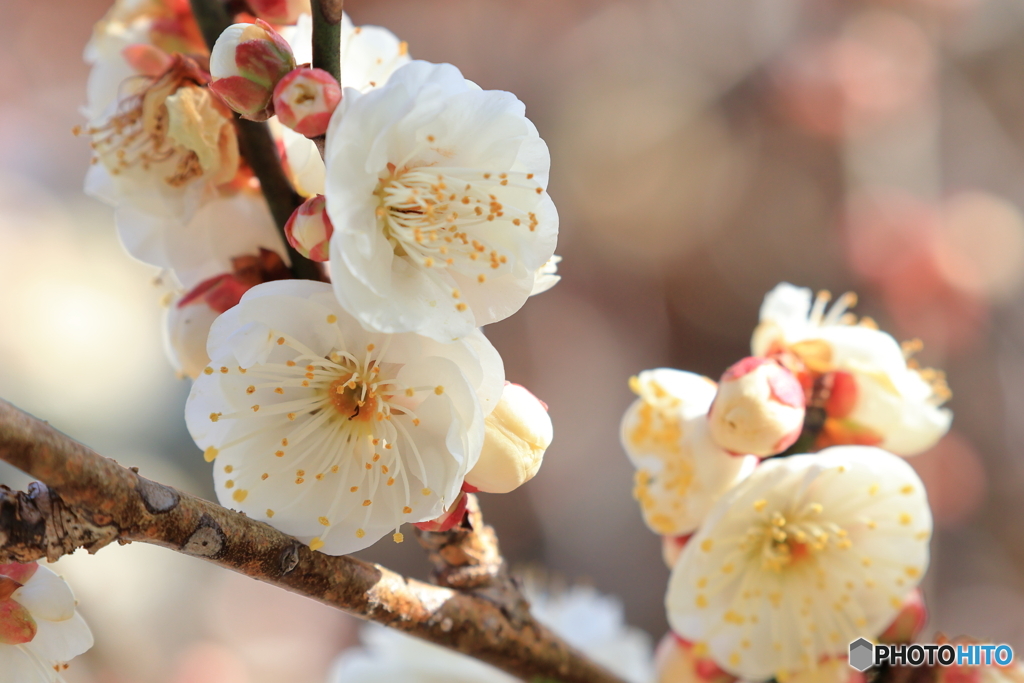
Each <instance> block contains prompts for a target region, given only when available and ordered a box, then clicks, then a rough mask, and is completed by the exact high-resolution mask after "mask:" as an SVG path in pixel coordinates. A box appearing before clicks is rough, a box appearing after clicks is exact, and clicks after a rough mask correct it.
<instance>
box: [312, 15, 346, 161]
mask: <svg viewBox="0 0 1024 683" xmlns="http://www.w3.org/2000/svg"><path fill="white" fill-rule="evenodd" d="M311 6H312V10H313V67H314V68H316V69H323V70H324V71H326V72H327V73H329V74H331V75H332V76H334V80H336V81H338V83H341V16H342V8H343V6H344V0H313V2H312V5H311ZM310 139H311V140H312V141H313V142H314V143H316V148H317V151H319V152H320V158H321V159H325V158H326V157H325V156H324V152H325V149H326V145H327V136H326V135H318V136H316V137H315V138H310Z"/></svg>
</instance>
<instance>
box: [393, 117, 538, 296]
mask: <svg viewBox="0 0 1024 683" xmlns="http://www.w3.org/2000/svg"><path fill="white" fill-rule="evenodd" d="M428 141H432V136H429V137H428ZM388 170H389V175H388V176H386V177H384V178H382V179H381V180H380V183H379V184H378V186H377V190H376V194H377V196H378V197H379V200H380V205H379V206H378V207H377V213H376V215H377V220H378V223H379V225H380V226H381V228H382V229H383V231H384V235H385V237H386V238H387V240H388V242H389V243H390V244H391V247H392V249H394V251H395V254H396V255H398V256H400V257H406V258H408V259H411V260H412V261H413V262H414V263H415V264H417V265H419V266H422V267H423V268H426V269H428V271H430V270H431V269H443V268H448V267H451V268H454V269H455V270H458V271H459V272H462V273H464V274H475V276H476V281H477V282H478V283H480V284H483V283H485V282H486V281H487V277H488V275H487V273H488V272H492V271H496V270H499V269H501V268H502V266H504V265H505V264H507V263H508V256H507V255H505V254H503V253H501V250H500V248H499V247H498V246H497V245H495V244H493V243H492V242H491V240H489V239H488V238H487V237H485V236H484V235H482V234H479V233H480V231H478V230H477V228H480V227H481V226H486V225H487V224H488V223H493V222H495V221H502V222H503V223H505V224H511V226H512V228H513V229H519V228H522V229H524V230H527V231H529V232H534V231H536V229H537V226H538V225H539V220H538V218H537V215H536V214H535V213H534V212H532V211H523V210H520V209H518V208H516V207H514V206H509V205H507V204H503V203H502V202H501V201H499V199H498V196H497V194H496V192H499V188H504V187H508V186H512V187H517V188H521V189H526V190H529V191H532V192H536V193H537V194H542V193H543V192H544V188H542V187H540V186H539V185H537V184H536V182H531V181H533V174H532V173H488V172H480V171H474V170H470V169H450V168H448V169H444V171H443V172H440V171H438V170H434V169H431V168H429V167H413V168H406V167H403V168H398V167H396V166H395V165H394V164H389V165H388ZM451 294H452V298H453V299H455V300H458V299H459V298H460V296H461V294H460V292H459V291H458V290H457V289H452V292H451ZM455 307H456V308H457V309H458V310H459V311H464V310H466V304H465V303H463V302H459V301H457V302H456V304H455Z"/></svg>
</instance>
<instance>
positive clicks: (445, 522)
mask: <svg viewBox="0 0 1024 683" xmlns="http://www.w3.org/2000/svg"><path fill="white" fill-rule="evenodd" d="M468 504H469V498H467V497H466V493H465V492H460V493H459V497H458V498H456V499H455V504H454V505H452V506H451V507H450V508H448V510H447V511H446V512H443V513H441V515H440V516H439V517H437V518H436V519H432V520H429V521H427V522H417V523H416V524H413V526H414V527H416V528H417V529H419V530H420V531H449V530H451V529H452V527H454V526H456V525H457V524H459V523H460V522H462V518H463V517H465V516H466V506H467V505H468Z"/></svg>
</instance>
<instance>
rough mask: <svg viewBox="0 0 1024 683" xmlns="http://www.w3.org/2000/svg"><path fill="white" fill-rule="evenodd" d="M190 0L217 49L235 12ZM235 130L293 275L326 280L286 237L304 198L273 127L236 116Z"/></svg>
mask: <svg viewBox="0 0 1024 683" xmlns="http://www.w3.org/2000/svg"><path fill="white" fill-rule="evenodd" d="M190 2H191V6H192V14H193V15H195V18H196V23H198V24H199V30H200V31H202V33H203V39H204V40H205V41H206V45H207V47H209V48H210V50H213V45H214V43H216V42H217V38H219V37H220V34H221V33H223V32H224V29H226V28H227V27H228V26H230V25H231V15H229V14H228V12H227V9H226V6H225V5H224V3H223V2H222V1H221V0H190ZM235 130H236V131H237V132H238V147H239V151H240V152H241V154H242V157H243V158H244V159H245V161H246V163H248V164H249V167H250V168H251V169H252V171H253V173H255V174H256V178H257V179H258V180H259V181H260V189H261V190H262V191H263V197H264V198H265V199H266V200H267V205H268V206H269V207H270V213H271V215H273V217H274V223H275V224H276V225H277V230H278V232H279V233H280V234H281V239H282V241H284V244H285V248H286V249H287V250H288V258H289V260H290V261H291V264H292V265H291V269H292V274H293V275H295V277H297V278H299V279H302V280H323V279H324V275H323V271H322V270H321V269H320V266H318V265H317V264H316V263H314V262H313V261H310V260H309V259H307V258H306V257H305V256H303V255H302V254H300V253H299V252H297V251H295V249H293V248H292V246H291V245H290V244H288V238H287V237H286V236H285V233H284V226H285V224H286V223H287V222H288V219H289V218H291V215H292V212H293V211H295V209H297V208H298V207H299V205H300V204H302V197H301V196H300V195H299V193H297V192H296V191H295V188H293V187H292V184H291V181H289V180H288V176H287V175H286V174H285V172H284V167H283V166H282V165H281V157H280V156H279V155H278V153H277V145H276V144H274V138H273V136H272V135H271V134H270V128H269V127H268V126H267V124H266V123H260V122H256V121H247V120H246V119H242V118H236V119H235Z"/></svg>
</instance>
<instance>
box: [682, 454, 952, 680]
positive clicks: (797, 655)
mask: <svg viewBox="0 0 1024 683" xmlns="http://www.w3.org/2000/svg"><path fill="white" fill-rule="evenodd" d="M931 529H932V519H931V512H930V510H929V509H928V501H927V498H926V496H925V490H924V485H923V484H922V483H921V480H920V479H919V478H918V476H917V475H916V474H915V473H914V470H913V469H912V468H911V467H910V466H909V465H908V464H907V463H906V462H905V461H904V460H901V459H900V458H898V457H896V456H894V455H891V454H889V453H886V452H885V451H882V450H880V449H877V448H871V447H866V446H837V447H834V448H829V449H826V450H824V451H822V452H820V453H816V454H813V455H797V456H792V457H787V458H773V459H771V460H767V461H765V462H763V463H762V464H761V465H760V466H759V467H758V468H757V469H756V470H755V471H754V473H753V474H752V475H751V476H750V477H748V478H747V479H746V481H744V482H743V483H741V484H740V485H739V486H737V487H736V488H734V489H733V490H732V491H730V492H729V493H728V494H726V495H725V496H724V497H723V498H722V499H721V500H720V501H719V502H718V504H717V505H716V506H715V508H714V510H712V511H711V513H710V514H709V515H708V519H707V521H705V523H704V524H703V526H702V527H701V529H700V531H698V532H697V534H696V535H694V537H693V538H692V539H691V540H690V542H689V543H688V544H687V545H686V548H684V550H683V554H682V556H680V558H679V561H678V562H677V563H676V566H675V569H674V570H673V572H672V577H671V579H670V581H669V590H668V595H667V597H666V606H667V609H668V619H669V623H670V624H671V626H672V628H673V630H674V631H675V632H676V633H678V634H679V635H680V636H682V637H684V638H686V639H688V640H691V641H694V642H699V643H703V644H704V645H705V646H706V647H707V648H708V651H709V653H710V656H711V657H712V658H713V659H714V660H715V661H716V662H718V664H719V665H720V666H721V667H722V668H723V669H725V670H727V671H729V672H730V673H733V674H735V675H737V676H740V677H743V678H747V679H751V680H761V679H765V678H768V677H771V676H774V675H785V674H787V673H789V672H796V671H800V670H805V669H811V668H814V667H815V666H816V665H817V663H818V662H819V661H821V660H822V659H823V658H825V657H838V656H841V655H844V654H846V652H847V648H848V645H849V643H850V642H851V641H853V640H856V639H857V638H859V637H861V636H864V637H868V638H870V637H874V636H877V635H878V634H880V633H881V632H882V631H883V630H885V628H886V627H887V626H888V625H889V623H890V622H891V621H892V620H893V618H894V617H895V616H896V614H897V613H898V612H899V611H900V609H901V607H902V604H903V598H904V597H905V596H906V595H907V594H908V593H909V592H910V591H912V590H913V589H914V587H915V586H916V585H917V583H918V582H919V581H920V580H921V577H922V575H923V574H924V571H925V569H926V567H927V564H928V539H929V538H930V536H931Z"/></svg>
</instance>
